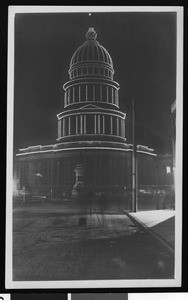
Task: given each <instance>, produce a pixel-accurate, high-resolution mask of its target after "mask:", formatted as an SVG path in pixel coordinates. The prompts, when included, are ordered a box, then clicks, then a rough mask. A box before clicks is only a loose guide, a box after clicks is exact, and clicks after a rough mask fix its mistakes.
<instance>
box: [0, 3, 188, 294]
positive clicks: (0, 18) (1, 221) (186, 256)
mask: <svg viewBox="0 0 188 300" xmlns="http://www.w3.org/2000/svg"><path fill="white" fill-rule="evenodd" d="M47 4H48V5H55V4H57V5H78V3H76V2H72V3H71V1H68V3H66V2H64V3H62V2H59V3H58V2H57V1H53V2H51V3H50V2H47V1H1V3H0V23H1V24H0V41H1V43H0V45H1V47H0V49H1V55H0V65H1V80H0V88H1V118H0V128H1V135H0V138H1V139H0V144H1V172H2V176H1V191H2V194H1V209H0V237H1V244H0V249H1V256H0V293H2V294H3V293H12V294H15V297H16V294H18V293H19V294H20V293H22V294H23V297H24V299H28V296H26V293H35V294H36V290H6V289H5V211H6V204H5V201H6V189H5V185H6V125H7V123H6V113H7V112H6V96H7V88H6V87H7V22H8V5H47ZM84 4H86V3H83V2H82V5H84ZM87 4H88V3H87ZM87 4H86V5H87ZM97 4H98V3H97V1H95V3H93V2H90V3H89V5H97ZM100 4H102V3H101V2H100ZM112 4H113V5H118V3H117V1H116V2H115V3H112V2H109V3H108V5H112ZM120 4H121V5H133V4H134V5H151V1H137V2H136V3H133V1H123V3H120ZM152 4H153V5H157V6H158V5H159V6H160V5H162V6H169V5H172V6H176V5H179V6H182V5H183V6H184V18H185V22H184V23H185V25H184V44H185V48H184V53H185V55H184V66H185V68H184V99H185V100H184V148H183V149H184V157H183V159H184V167H183V173H184V188H183V191H184V193H183V200H184V201H183V256H182V287H181V288H147V289H146V288H138V289H133V288H132V289H131V288H129V289H123V288H121V289H108V290H106V289H92V290H89V291H88V290H87V291H86V290H84V289H74V290H72V291H71V292H73V293H76V292H79V293H82V292H95V293H101V292H105V291H108V292H116V293H117V292H118V293H122V292H155V291H156V292H188V242H187V231H188V221H187V219H188V218H187V214H188V205H187V199H186V198H187V197H186V196H187V193H186V191H187V189H186V179H187V177H186V174H187V168H186V165H187V156H186V153H187V151H186V150H187V139H186V129H187V127H186V111H187V103H186V98H187V84H186V82H187V55H186V54H187V34H188V32H187V27H188V24H187V7H186V5H185V3H184V2H183V1H166V0H165V1H155V3H154V2H153V1H152ZM98 5H99V4H98ZM104 5H105V3H104ZM44 292H45V293H46V294H52V293H53V294H54V293H56V295H57V296H58V293H60V292H61V293H62V290H57V289H56V290H45V291H44V290H43V289H39V290H37V293H38V294H39V293H44ZM67 292H70V290H68V289H66V290H63V293H67ZM19 299H20V298H19ZM40 299H41V298H40ZM52 299H55V298H54V296H53V297H52Z"/></svg>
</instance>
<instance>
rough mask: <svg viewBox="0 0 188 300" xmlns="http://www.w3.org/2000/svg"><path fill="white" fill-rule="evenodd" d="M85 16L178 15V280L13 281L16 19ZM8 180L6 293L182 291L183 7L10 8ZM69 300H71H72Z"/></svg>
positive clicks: (176, 196)
mask: <svg viewBox="0 0 188 300" xmlns="http://www.w3.org/2000/svg"><path fill="white" fill-rule="evenodd" d="M68 12H69V13H70V12H71V13H82V12H88V13H92V12H176V13H177V60H176V67H177V69H176V132H177V134H176V173H175V193H176V194H175V198H176V218H175V279H152V280H148V279H147V280H83V281H82V280H75V281H72V280H71V281H67V280H66V281H13V279H12V274H13V270H12V269H13V259H12V249H13V241H12V225H13V220H12V211H13V210H12V195H13V180H12V174H13V121H14V120H13V116H14V71H13V70H14V18H15V14H16V13H68ZM7 70H8V72H7V74H8V76H7V166H6V167H7V177H6V195H7V196H6V197H7V199H6V257H5V265H6V266H5V285H6V288H7V289H32V288H35V289H39V288H40V289H46V288H48V289H50V288H51V289H54V288H56V289H58V288H59V289H65V288H66V289H67V288H68V289H75V288H127V287H132V288H138V287H180V286H181V256H182V148H183V7H181V6H9V14H8V66H7ZM69 300H70V299H69Z"/></svg>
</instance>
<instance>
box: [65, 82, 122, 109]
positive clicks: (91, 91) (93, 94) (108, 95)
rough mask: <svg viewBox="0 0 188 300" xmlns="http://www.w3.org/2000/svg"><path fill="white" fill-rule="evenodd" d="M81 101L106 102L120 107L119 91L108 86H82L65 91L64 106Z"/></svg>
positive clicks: (75, 86)
mask: <svg viewBox="0 0 188 300" xmlns="http://www.w3.org/2000/svg"><path fill="white" fill-rule="evenodd" d="M81 101H88V102H89V101H91V102H92V101H104V102H107V103H111V104H114V105H116V106H119V95H118V90H116V89H115V88H113V87H109V86H108V85H95V84H82V85H74V86H71V87H69V88H68V89H67V90H66V91H65V94H64V106H67V105H69V104H72V103H75V102H81Z"/></svg>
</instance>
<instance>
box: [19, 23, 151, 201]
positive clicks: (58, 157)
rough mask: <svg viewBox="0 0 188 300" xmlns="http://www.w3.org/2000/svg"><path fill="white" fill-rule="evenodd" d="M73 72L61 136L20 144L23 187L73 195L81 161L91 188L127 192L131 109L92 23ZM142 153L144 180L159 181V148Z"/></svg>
mask: <svg viewBox="0 0 188 300" xmlns="http://www.w3.org/2000/svg"><path fill="white" fill-rule="evenodd" d="M68 74H69V81H67V82H66V83H65V84H64V86H63V89H64V99H63V105H62V110H61V111H60V112H59V114H58V115H57V120H58V132H57V142H56V143H55V144H53V145H47V146H41V145H37V146H31V147H28V148H24V149H20V150H19V153H17V155H16V168H15V170H16V171H15V173H16V177H17V178H18V188H19V189H23V188H25V189H27V190H28V191H29V192H30V193H31V194H34V195H39V194H40V195H45V196H47V197H49V196H50V195H51V196H52V194H53V197H54V198H61V197H63V196H64V195H65V194H66V195H69V196H70V197H71V195H72V191H73V187H75V182H76V174H77V175H78V176H77V177H78V178H77V180H78V181H79V174H78V173H79V172H77V171H78V170H79V168H80V167H81V168H82V169H83V170H84V171H83V170H82V171H83V172H82V179H81V182H84V186H85V188H86V189H87V188H89V189H92V190H93V191H94V192H95V193H96V194H97V193H99V194H100V193H108V194H110V193H112V194H114V193H116V194H122V195H124V191H125V190H128V189H131V185H132V148H133V147H132V144H128V143H127V142H126V114H125V113H124V112H122V111H121V110H120V109H119V89H120V87H119V84H118V83H117V82H116V81H114V68H113V62H112V59H111V56H110V54H109V53H108V51H107V50H106V49H105V48H104V47H103V46H102V45H100V43H99V42H98V40H97V33H96V32H95V30H94V29H93V28H89V29H88V31H87V33H86V40H85V42H84V43H83V44H82V45H81V46H80V47H79V48H78V49H77V50H76V51H75V52H74V54H73V56H72V58H71V61H70V68H69V70H68ZM137 157H138V181H139V184H140V185H149V184H155V178H154V177H155V175H154V173H155V172H153V168H154V163H153V160H154V158H155V153H154V150H153V149H150V148H148V147H146V146H137ZM76 168H77V169H76ZM76 170H77V171H76ZM83 174H84V176H83Z"/></svg>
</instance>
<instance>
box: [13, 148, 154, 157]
mask: <svg viewBox="0 0 188 300" xmlns="http://www.w3.org/2000/svg"><path fill="white" fill-rule="evenodd" d="M20 150H22V149H20ZM70 150H71V151H72V150H118V151H125V152H132V151H133V150H132V149H123V148H113V147H75V148H65V149H51V150H39V151H32V152H27V153H18V154H16V156H21V155H30V154H37V153H47V152H59V151H70ZM137 152H138V153H143V154H148V155H151V156H157V154H155V153H150V152H147V151H141V150H137Z"/></svg>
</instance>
